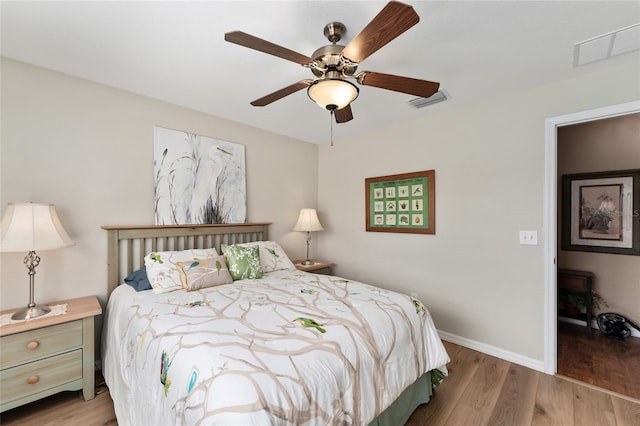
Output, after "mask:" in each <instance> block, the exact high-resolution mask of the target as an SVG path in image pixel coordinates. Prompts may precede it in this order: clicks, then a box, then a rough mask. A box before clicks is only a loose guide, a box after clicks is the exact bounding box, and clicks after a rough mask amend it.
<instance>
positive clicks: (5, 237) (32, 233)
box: [0, 203, 74, 252]
mask: <svg viewBox="0 0 640 426" xmlns="http://www.w3.org/2000/svg"><path fill="white" fill-rule="evenodd" d="M73 244H74V242H73V240H72V239H71V238H70V237H69V235H68V234H67V232H66V231H65V230H64V228H63V227H62V224H61V223H60V219H58V215H57V213H56V208H55V207H54V205H53V204H39V203H9V206H8V208H7V211H6V212H5V214H4V217H3V218H2V224H1V226H0V251H2V252H8V251H32V250H34V251H41V250H51V249H57V248H61V247H66V246H70V245H73Z"/></svg>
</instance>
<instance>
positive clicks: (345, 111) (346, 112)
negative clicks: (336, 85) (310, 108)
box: [333, 104, 353, 123]
mask: <svg viewBox="0 0 640 426" xmlns="http://www.w3.org/2000/svg"><path fill="white" fill-rule="evenodd" d="M333 114H334V115H335V116H336V123H346V122H347V121H351V120H353V112H351V104H348V105H347V106H346V107H344V108H342V109H337V110H335V111H334V113H333Z"/></svg>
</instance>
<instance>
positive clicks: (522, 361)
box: [438, 330, 545, 373]
mask: <svg viewBox="0 0 640 426" xmlns="http://www.w3.org/2000/svg"><path fill="white" fill-rule="evenodd" d="M438 334H439V335H440V338H441V339H442V340H446V341H447V342H451V343H455V344H456V345H460V346H464V347H466V348H469V349H473V350H474V351H478V352H482V353H485V354H487V355H491V356H495V357H496V358H500V359H504V360H505V361H509V362H513V363H514V364H518V365H522V366H524V367H528V368H531V369H533V370H537V371H540V372H542V373H544V372H545V371H544V361H543V360H539V359H534V358H529V357H526V356H523V355H520V354H517V353H515V352H510V351H506V350H504V349H500V348H496V347H495V346H491V345H487V344H486V343H481V342H478V341H475V340H471V339H467V338H466V337H461V336H458V335H455V334H451V333H448V332H446V331H440V330H438Z"/></svg>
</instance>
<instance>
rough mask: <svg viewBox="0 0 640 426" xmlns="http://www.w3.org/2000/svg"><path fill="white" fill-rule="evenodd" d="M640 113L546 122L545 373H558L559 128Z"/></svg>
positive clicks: (626, 107) (637, 105) (639, 107)
mask: <svg viewBox="0 0 640 426" xmlns="http://www.w3.org/2000/svg"><path fill="white" fill-rule="evenodd" d="M638 112H640V100H638V101H632V102H627V103H623V104H618V105H612V106H607V107H603V108H596V109H592V110H588V111H581V112H576V113H572V114H567V115H561V116H557V117H551V118H548V119H546V121H545V127H546V132H545V133H546V137H545V139H546V144H545V189H544V193H545V200H544V202H545V204H544V211H545V217H544V230H545V231H544V232H545V247H544V252H545V260H544V276H545V279H544V281H545V290H544V336H545V337H544V372H545V373H547V374H556V373H557V371H558V340H557V339H558V308H557V306H558V300H557V298H558V296H557V290H556V288H557V287H556V286H557V283H556V280H557V272H556V271H557V265H556V259H557V254H558V241H557V240H558V198H557V197H558V132H557V129H558V127H562V126H568V125H571V124H578V123H585V122H588V121H595V120H602V119H605V118H611V117H618V116H622V115H627V114H634V113H638Z"/></svg>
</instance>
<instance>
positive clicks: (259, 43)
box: [224, 31, 313, 65]
mask: <svg viewBox="0 0 640 426" xmlns="http://www.w3.org/2000/svg"><path fill="white" fill-rule="evenodd" d="M224 39H225V40H226V41H228V42H230V43H235V44H239V45H240V46H244V47H248V48H249V49H254V50H258V51H260V52H264V53H268V54H269V55H273V56H277V57H278V58H282V59H286V60H287V61H291V62H295V63H296V64H300V65H308V64H310V63H312V62H313V59H311V58H310V57H308V56H305V55H303V54H301V53H298V52H294V51H293V50H289V49H287V48H286V47H282V46H278V45H277V44H274V43H271V42H269V41H266V40H263V39H261V38H258V37H255V36H252V35H251V34H247V33H244V32H242V31H231V32H229V33H226V34H225V35H224Z"/></svg>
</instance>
